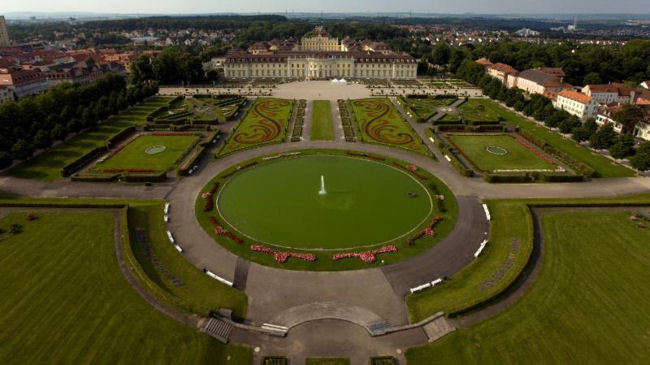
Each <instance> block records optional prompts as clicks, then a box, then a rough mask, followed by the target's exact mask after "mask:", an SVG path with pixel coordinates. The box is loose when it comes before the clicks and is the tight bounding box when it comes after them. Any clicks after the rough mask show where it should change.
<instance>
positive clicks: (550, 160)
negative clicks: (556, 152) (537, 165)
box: [513, 137, 555, 165]
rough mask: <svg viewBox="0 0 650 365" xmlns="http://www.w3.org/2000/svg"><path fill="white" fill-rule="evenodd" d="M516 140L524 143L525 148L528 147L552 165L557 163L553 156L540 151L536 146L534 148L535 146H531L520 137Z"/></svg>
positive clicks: (521, 143)
mask: <svg viewBox="0 0 650 365" xmlns="http://www.w3.org/2000/svg"><path fill="white" fill-rule="evenodd" d="M513 138H515V137H513ZM515 141H517V143H519V144H520V145H522V146H523V147H524V148H525V149H527V150H529V151H530V152H532V153H533V154H534V155H535V156H537V157H539V158H541V159H542V160H544V161H546V162H548V163H550V164H551V165H555V161H553V159H552V158H550V157H548V156H546V155H545V154H544V153H542V152H540V151H539V150H537V149H536V148H533V147H532V146H530V145H529V144H528V143H526V142H524V141H522V140H521V139H519V138H515Z"/></svg>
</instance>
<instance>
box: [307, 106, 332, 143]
mask: <svg viewBox="0 0 650 365" xmlns="http://www.w3.org/2000/svg"><path fill="white" fill-rule="evenodd" d="M331 107H332V106H331V104H330V102H329V100H314V102H313V103H312V108H313V109H312V111H311V115H312V116H311V140H312V141H332V140H334V126H333V125H332V109H331Z"/></svg>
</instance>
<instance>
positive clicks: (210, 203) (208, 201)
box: [201, 182, 219, 212]
mask: <svg viewBox="0 0 650 365" xmlns="http://www.w3.org/2000/svg"><path fill="white" fill-rule="evenodd" d="M217 189H219V183H218V182H217V183H214V184H212V187H211V188H210V190H208V191H207V192H205V193H203V195H201V197H202V198H203V199H205V205H204V206H203V211H204V212H209V211H211V210H212V208H213V207H214V201H213V200H212V196H213V195H214V193H216V192H217Z"/></svg>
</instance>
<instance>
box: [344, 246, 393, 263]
mask: <svg viewBox="0 0 650 365" xmlns="http://www.w3.org/2000/svg"><path fill="white" fill-rule="evenodd" d="M388 252H397V247H395V246H393V245H390V246H384V247H382V248H378V249H376V250H372V251H365V252H346V253H335V254H334V255H332V260H334V261H338V260H341V259H347V258H351V257H358V258H360V259H361V261H363V262H367V263H373V262H375V260H377V257H376V255H378V254H380V253H388Z"/></svg>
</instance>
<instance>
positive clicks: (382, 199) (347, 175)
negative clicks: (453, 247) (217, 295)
mask: <svg viewBox="0 0 650 365" xmlns="http://www.w3.org/2000/svg"><path fill="white" fill-rule="evenodd" d="M301 153H302V156H300V157H285V158H281V159H276V160H271V161H264V160H262V158H261V157H260V158H257V159H255V160H251V161H246V162H244V163H242V164H240V165H238V166H233V167H231V168H229V169H226V170H225V171H224V172H223V173H222V174H220V175H218V176H216V177H215V178H214V179H213V180H212V181H211V182H209V183H208V184H207V185H206V186H205V187H204V189H203V190H202V193H207V192H208V191H210V190H211V189H212V188H213V187H214V186H215V185H214V184H215V183H218V184H219V186H218V189H217V190H213V191H214V196H213V197H212V198H211V199H210V200H209V201H215V200H216V203H215V205H214V207H208V210H207V211H206V210H205V209H206V199H204V198H203V197H202V196H201V195H199V196H198V197H197V200H196V214H197V217H198V219H199V222H200V224H201V226H202V227H203V228H204V229H205V230H206V232H207V233H208V234H210V235H211V236H212V237H213V238H214V239H215V240H216V241H217V242H218V243H219V244H221V245H223V246H224V247H225V248H227V249H229V250H231V251H232V252H233V253H235V254H237V255H239V256H242V257H245V258H247V259H249V260H252V261H255V262H258V263H261V264H264V265H269V266H274V267H281V268H285V269H292V270H350V269H359V268H368V267H377V266H381V265H382V261H385V262H384V263H385V264H389V263H394V262H397V261H400V260H403V259H405V258H407V257H410V256H412V255H416V254H418V253H419V252H422V251H423V250H425V249H427V248H428V247H431V245H433V244H435V243H437V242H438V241H439V240H440V239H442V237H444V236H445V235H446V234H447V233H449V232H450V231H451V229H453V226H454V224H455V219H456V217H457V204H456V201H455V199H454V197H453V195H452V194H451V192H450V191H449V189H448V188H447V187H446V186H445V185H444V184H443V183H442V182H440V181H439V180H438V179H437V178H435V177H434V176H432V175H430V174H428V173H426V172H425V171H424V170H421V169H418V170H417V171H416V173H417V174H418V175H420V177H416V178H417V181H415V180H413V177H415V176H414V175H412V173H410V172H407V171H406V170H405V169H404V168H405V167H406V165H405V164H404V162H402V161H397V160H392V159H386V160H385V161H384V162H377V161H376V160H371V159H361V158H360V157H350V156H348V155H347V154H346V153H345V152H344V151H319V150H309V151H302V152H301ZM315 154H318V155H315ZM325 154H327V155H325ZM377 158H379V157H377ZM252 163H256V164H255V167H254V168H244V169H237V168H238V167H241V166H247V165H250V164H252ZM395 163H399V164H401V165H402V166H403V168H398V167H396V166H395V165H394V164H395ZM386 165H387V166H386ZM235 171H238V172H237V173H235V174H234V175H233V174H231V173H233V172H235ZM321 174H322V175H324V176H325V185H326V191H327V194H325V195H319V194H318V192H319V189H320V176H321ZM409 175H412V176H409ZM288 176H290V178H287V177H288ZM260 181H263V183H260ZM420 183H421V184H422V185H423V187H422V186H421V185H420ZM430 184H433V185H434V186H436V187H437V189H438V191H439V193H440V194H442V195H444V196H445V199H444V207H445V208H446V211H444V212H442V211H440V209H439V208H438V207H437V206H436V201H435V200H433V201H431V200H430V198H429V194H430V189H431V188H430ZM427 191H429V193H427ZM409 193H411V195H410V196H409ZM432 202H433V208H431V207H432V206H431V203H432ZM217 209H218V210H217ZM396 211H398V212H400V213H399V214H395V212H396ZM277 212H282V214H278V213H277ZM437 215H440V216H442V217H443V220H442V221H440V222H438V223H437V224H436V225H435V227H434V229H435V232H436V233H437V234H436V236H435V237H430V236H424V237H422V238H421V239H419V240H417V241H416V242H415V244H414V245H412V246H410V245H408V242H407V241H408V238H409V237H411V236H413V235H415V234H416V233H418V232H421V231H422V230H423V229H424V228H425V227H426V226H428V225H429V224H430V223H431V220H432V219H433V217H434V216H437ZM211 218H213V219H216V220H217V222H218V224H219V225H220V226H222V227H224V228H225V229H227V230H228V231H229V232H230V233H233V234H234V235H235V236H236V237H237V238H239V239H241V240H242V242H240V243H237V242H236V240H235V239H231V238H228V237H227V236H225V235H217V234H216V233H215V225H214V222H211V221H210V219H211ZM332 227H336V229H332ZM251 244H264V246H265V247H269V248H273V249H276V250H277V251H280V252H296V253H309V254H314V255H315V256H316V261H315V262H311V261H306V260H301V259H298V258H289V259H288V260H287V261H286V262H284V263H281V262H276V261H275V259H274V256H273V255H271V254H268V253H263V252H256V251H253V250H251V248H250V246H251ZM388 245H395V247H396V248H397V252H390V253H385V254H378V255H377V256H376V257H377V260H376V261H375V262H373V263H366V262H363V261H361V260H360V259H358V258H346V259H342V260H338V261H335V260H333V258H332V255H333V254H335V253H345V252H351V251H353V252H364V251H369V250H373V249H379V248H382V247H386V246H388ZM361 246H363V247H361Z"/></svg>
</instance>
